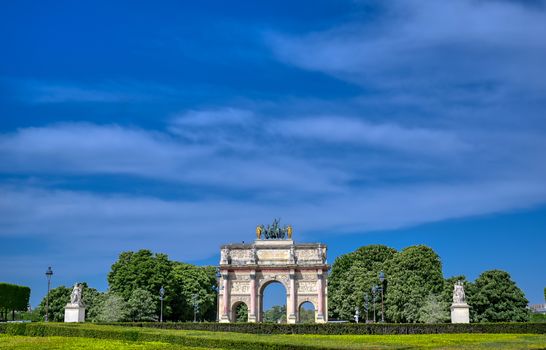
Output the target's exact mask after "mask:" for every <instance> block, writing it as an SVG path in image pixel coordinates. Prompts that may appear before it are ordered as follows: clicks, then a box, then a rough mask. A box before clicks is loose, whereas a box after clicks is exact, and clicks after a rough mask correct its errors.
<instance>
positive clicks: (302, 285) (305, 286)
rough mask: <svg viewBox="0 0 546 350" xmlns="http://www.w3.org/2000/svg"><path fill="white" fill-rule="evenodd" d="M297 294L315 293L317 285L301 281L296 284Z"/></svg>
mask: <svg viewBox="0 0 546 350" xmlns="http://www.w3.org/2000/svg"><path fill="white" fill-rule="evenodd" d="M298 292H299V293H316V292H317V283H316V282H312V281H301V282H299V283H298Z"/></svg>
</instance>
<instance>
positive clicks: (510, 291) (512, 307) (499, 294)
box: [467, 270, 529, 322]
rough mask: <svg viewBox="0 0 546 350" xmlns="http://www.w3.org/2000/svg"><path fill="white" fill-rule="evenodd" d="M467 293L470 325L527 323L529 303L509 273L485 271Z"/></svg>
mask: <svg viewBox="0 0 546 350" xmlns="http://www.w3.org/2000/svg"><path fill="white" fill-rule="evenodd" d="M470 290H471V293H470V295H469V296H468V298H467V300H468V304H469V305H470V315H471V318H472V321H473V322H525V321H527V320H528V319H529V310H527V303H528V301H527V299H526V298H525V295H524V294H523V292H522V291H521V289H519V288H518V286H517V285H516V283H515V282H514V281H512V279H511V277H510V274H509V273H508V272H505V271H501V270H491V271H486V272H484V273H482V274H481V275H480V276H479V277H478V278H477V279H476V281H475V282H474V284H473V285H472V286H471V288H470Z"/></svg>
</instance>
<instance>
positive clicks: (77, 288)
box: [70, 283, 83, 305]
mask: <svg viewBox="0 0 546 350" xmlns="http://www.w3.org/2000/svg"><path fill="white" fill-rule="evenodd" d="M82 290H83V286H82V285H81V284H77V283H76V284H75V285H74V288H73V289H72V294H70V304H73V305H82V304H83V303H82Z"/></svg>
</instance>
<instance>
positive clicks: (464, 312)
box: [451, 303, 470, 323]
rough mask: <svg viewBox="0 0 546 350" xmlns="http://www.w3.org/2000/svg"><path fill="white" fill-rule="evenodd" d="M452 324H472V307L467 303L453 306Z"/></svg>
mask: <svg viewBox="0 0 546 350" xmlns="http://www.w3.org/2000/svg"><path fill="white" fill-rule="evenodd" d="M451 323H470V306H468V304H467V303H460V304H455V303H453V304H452V305H451Z"/></svg>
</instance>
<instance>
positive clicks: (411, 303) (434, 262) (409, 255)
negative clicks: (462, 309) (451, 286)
mask: <svg viewBox="0 0 546 350" xmlns="http://www.w3.org/2000/svg"><path fill="white" fill-rule="evenodd" d="M386 273H387V278H388V289H387V290H386V301H385V302H386V316H387V319H388V320H390V321H393V322H404V323H405V322H409V323H414V322H419V321H420V320H422V319H424V318H426V317H425V316H422V313H423V310H422V308H423V305H424V303H425V302H426V300H427V297H428V296H429V295H430V294H439V293H440V292H442V291H443V289H444V279H443V276H442V263H441V262H440V257H439V256H438V255H437V254H436V253H435V252H434V251H433V250H432V249H431V248H429V247H427V246H424V245H418V246H412V247H408V248H405V249H404V250H402V251H401V252H399V253H397V254H395V255H394V256H393V258H392V259H391V260H389V261H388V262H387V268H386Z"/></svg>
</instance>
